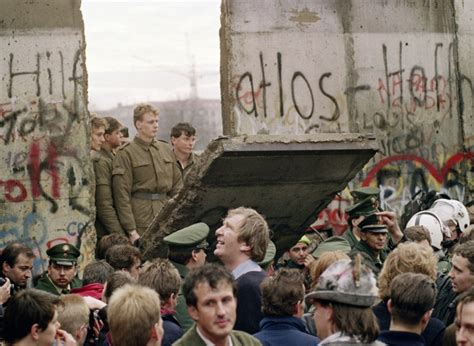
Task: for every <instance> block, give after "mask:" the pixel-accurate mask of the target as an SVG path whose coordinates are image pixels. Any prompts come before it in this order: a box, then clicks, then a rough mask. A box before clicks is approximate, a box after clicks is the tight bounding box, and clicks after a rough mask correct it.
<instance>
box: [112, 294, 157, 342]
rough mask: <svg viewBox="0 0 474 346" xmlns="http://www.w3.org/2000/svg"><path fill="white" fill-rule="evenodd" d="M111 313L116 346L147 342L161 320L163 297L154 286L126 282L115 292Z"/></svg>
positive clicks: (113, 338) (113, 340)
mask: <svg viewBox="0 0 474 346" xmlns="http://www.w3.org/2000/svg"><path fill="white" fill-rule="evenodd" d="M107 316H108V320H109V328H110V335H111V336H112V343H113V345H114V346H129V345H146V344H147V343H148V341H149V340H150V339H151V331H152V328H154V325H155V324H156V323H158V322H159V321H160V319H161V313H160V297H159V296H158V293H156V292H155V290H152V289H151V288H148V287H143V286H138V285H125V286H123V287H121V288H119V289H118V290H117V291H115V292H114V293H113V294H112V297H111V298H110V302H109V306H108V308H107Z"/></svg>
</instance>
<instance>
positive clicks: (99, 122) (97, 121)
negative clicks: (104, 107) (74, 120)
mask: <svg viewBox="0 0 474 346" xmlns="http://www.w3.org/2000/svg"><path fill="white" fill-rule="evenodd" d="M91 127H92V128H93V129H100V128H101V127H103V128H104V130H105V129H106V128H107V121H106V120H105V119H104V118H100V117H98V116H96V115H93V116H92V118H91Z"/></svg>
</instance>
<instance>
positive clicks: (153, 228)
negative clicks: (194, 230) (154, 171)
mask: <svg viewBox="0 0 474 346" xmlns="http://www.w3.org/2000/svg"><path fill="white" fill-rule="evenodd" d="M302 138H304V139H305V140H302ZM249 143H250V146H251V144H254V143H255V144H257V143H258V144H266V143H268V144H269V146H270V145H272V146H273V147H272V148H271V149H272V150H271V151H278V150H280V148H279V145H282V147H281V149H283V150H284V149H285V148H284V146H285V145H286V144H289V143H293V144H305V143H315V144H322V145H325V144H326V148H317V147H313V150H314V149H315V148H317V149H318V150H324V149H329V146H330V144H331V143H338V147H339V149H340V150H369V151H373V152H374V154H375V153H376V152H377V147H376V140H375V137H373V136H371V135H364V134H349V133H345V134H334V133H329V134H327V133H325V134H321V133H319V134H307V135H251V136H240V137H232V138H229V137H221V138H218V139H216V140H214V141H213V142H211V143H210V144H209V145H208V147H207V148H206V150H205V151H204V153H203V154H202V155H201V162H200V164H199V165H196V166H195V167H193V169H192V170H191V171H190V172H189V175H188V178H187V180H186V182H185V185H184V186H183V188H182V189H181V190H180V191H179V192H178V194H177V195H176V196H175V197H174V198H173V199H171V200H169V201H168V202H167V203H166V204H165V206H164V207H163V209H162V210H161V212H160V213H159V214H158V215H157V216H156V217H155V219H154V220H153V222H152V223H151V224H150V226H149V227H148V229H147V230H146V231H145V233H144V234H143V235H142V254H143V257H144V258H145V259H151V258H155V257H162V256H164V255H165V254H164V249H163V246H161V243H162V239H163V238H164V237H166V236H167V235H169V234H171V233H173V232H175V231H177V230H179V229H180V228H182V227H186V226H189V224H190V223H189V222H183V216H187V217H188V218H189V219H193V216H195V213H196V211H194V208H193V207H192V206H193V205H194V204H195V203H196V201H197V200H198V198H199V191H200V189H201V187H202V186H204V185H205V184H204V183H203V182H202V178H203V177H204V176H205V175H206V173H207V172H208V171H209V169H210V167H211V165H212V163H213V162H214V160H215V159H217V158H218V157H220V156H221V155H222V153H223V152H229V151H234V150H235V151H245V150H243V149H244V146H245V145H247V146H248V145H249ZM341 143H348V144H349V146H347V147H346V146H343V147H342V148H341V146H340V144H341ZM354 143H357V144H358V145H354ZM269 148H270V147H269ZM246 149H247V150H248V148H246ZM255 150H257V149H256V148H255ZM306 150H307V149H306ZM248 151H254V150H248ZM259 151H260V152H264V151H265V150H259ZM368 160H369V159H367V161H366V162H368ZM366 162H365V163H366ZM365 163H364V164H365ZM352 172H353V170H351V171H350V172H348V174H347V175H346V177H348V176H350V175H353V176H355V174H352ZM349 180H350V179H349V178H345V179H344V182H342V183H341V184H340V185H339V186H338V187H337V188H336V189H335V190H334V191H332V192H331V193H329V194H327V195H326V196H324V197H323V198H322V201H321V202H320V203H318V204H317V205H316V206H315V207H314V212H313V213H311V214H310V215H308V218H307V219H306V220H304V222H303V224H308V225H309V224H310V223H311V220H309V219H314V218H315V215H316V213H317V212H318V210H321V209H323V208H324V207H325V206H326V205H327V204H329V203H330V202H331V200H332V199H333V198H334V196H335V195H336V194H337V193H338V192H340V191H342V190H343V189H344V188H345V187H346V186H347V183H348V181H349ZM177 209H180V210H183V209H184V210H187V211H188V212H184V213H182V212H180V213H179V215H178V214H176V213H175V211H176V210H177ZM313 221H314V220H313ZM196 222H197V221H196ZM166 225H173V228H172V229H171V228H168V227H166ZM177 225H179V227H177Z"/></svg>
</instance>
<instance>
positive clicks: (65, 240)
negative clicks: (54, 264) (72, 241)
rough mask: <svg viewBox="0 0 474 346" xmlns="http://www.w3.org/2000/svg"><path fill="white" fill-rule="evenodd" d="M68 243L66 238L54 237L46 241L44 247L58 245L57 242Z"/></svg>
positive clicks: (49, 247) (48, 247)
mask: <svg viewBox="0 0 474 346" xmlns="http://www.w3.org/2000/svg"><path fill="white" fill-rule="evenodd" d="M63 243H66V244H69V240H68V239H67V238H61V237H60V238H55V239H51V240H50V241H48V242H46V248H47V249H51V248H52V247H53V246H55V245H58V244H63Z"/></svg>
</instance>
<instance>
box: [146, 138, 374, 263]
mask: <svg viewBox="0 0 474 346" xmlns="http://www.w3.org/2000/svg"><path fill="white" fill-rule="evenodd" d="M375 152H376V146H375V139H374V138H370V137H367V136H363V135H358V134H343V135H333V136H328V135H325V134H312V135H306V136H303V138H302V136H300V135H296V136H295V135H284V136H283V135H282V136H262V135H256V136H242V137H234V138H221V139H218V140H215V141H213V142H212V143H211V144H210V145H209V146H208V148H207V149H206V151H205V152H204V153H203V164H202V165H201V166H197V167H195V168H196V169H193V170H192V171H191V172H190V177H189V180H188V181H187V182H186V185H185V187H184V188H183V190H181V191H180V193H179V194H178V196H177V197H176V198H175V199H174V200H172V201H171V202H169V203H168V204H167V205H166V206H165V207H164V209H163V210H162V212H161V213H160V214H159V215H158V216H157V217H156V219H155V221H154V222H153V224H152V225H151V226H150V228H149V229H148V230H147V232H146V233H145V234H144V235H143V237H142V240H143V243H144V249H145V250H144V256H145V257H146V258H151V257H156V256H163V255H164V254H165V253H166V249H165V247H164V246H162V245H161V239H162V238H163V237H164V236H166V235H168V234H170V233H172V232H174V231H176V230H178V229H180V228H183V227H185V226H188V225H190V224H192V223H195V222H201V221H202V222H205V223H207V224H208V225H209V226H210V228H211V233H210V237H209V241H210V243H211V244H212V243H213V241H214V231H215V230H216V229H217V227H218V226H219V225H220V224H221V221H222V218H224V217H225V215H226V213H227V210H228V209H229V208H236V207H239V206H248V207H252V208H255V209H256V210H258V211H259V212H261V213H262V214H264V215H265V216H266V219H267V221H268V223H269V226H270V228H271V229H272V231H273V234H274V236H273V240H274V241H276V242H278V240H279V239H280V238H281V237H283V236H285V235H288V234H293V235H295V236H298V235H299V234H301V232H302V231H304V230H305V229H306V228H307V227H308V226H309V224H310V223H312V222H313V221H314V216H315V215H317V213H318V212H319V211H320V210H321V209H323V208H324V207H325V206H326V205H327V204H328V203H329V202H330V201H331V199H332V198H333V197H334V195H335V194H336V193H338V192H339V191H341V190H342V189H343V188H344V187H345V186H346V184H347V182H348V181H349V180H351V179H352V178H353V177H354V176H355V175H356V174H357V172H359V171H360V169H361V168H362V167H363V166H364V164H365V163H366V162H367V161H368V160H369V159H370V158H371V157H372V156H373V155H374V154H375Z"/></svg>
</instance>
